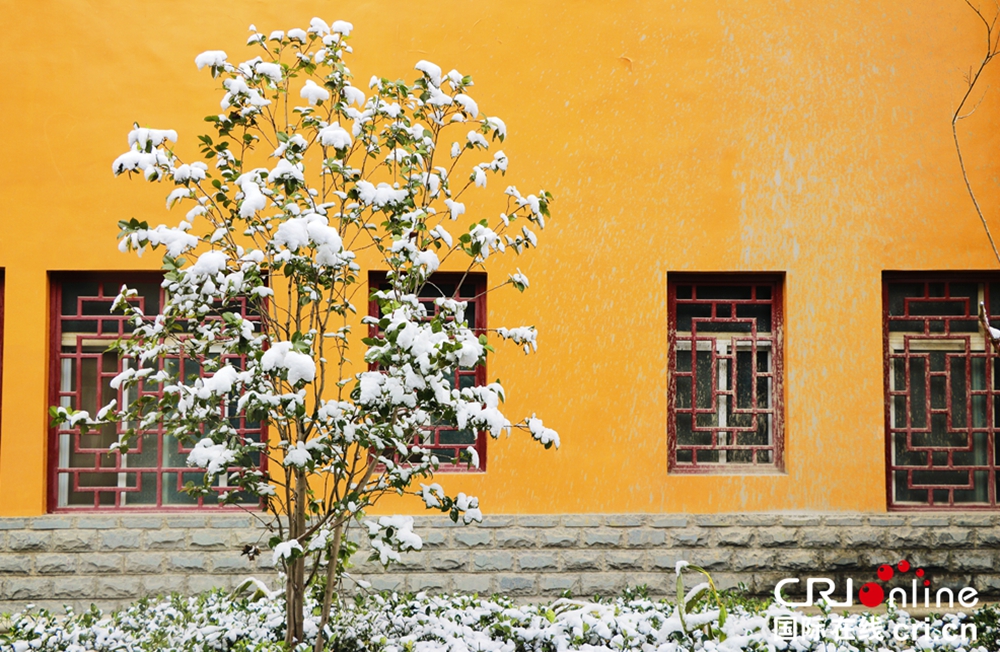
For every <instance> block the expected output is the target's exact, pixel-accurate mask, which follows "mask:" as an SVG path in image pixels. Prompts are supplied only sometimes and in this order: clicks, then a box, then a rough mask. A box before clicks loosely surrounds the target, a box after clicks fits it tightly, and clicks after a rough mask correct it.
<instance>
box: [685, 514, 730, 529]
mask: <svg viewBox="0 0 1000 652" xmlns="http://www.w3.org/2000/svg"><path fill="white" fill-rule="evenodd" d="M694 523H695V525H698V526H701V527H730V526H731V525H733V523H734V517H733V515H732V514H699V515H697V516H695V517H694Z"/></svg>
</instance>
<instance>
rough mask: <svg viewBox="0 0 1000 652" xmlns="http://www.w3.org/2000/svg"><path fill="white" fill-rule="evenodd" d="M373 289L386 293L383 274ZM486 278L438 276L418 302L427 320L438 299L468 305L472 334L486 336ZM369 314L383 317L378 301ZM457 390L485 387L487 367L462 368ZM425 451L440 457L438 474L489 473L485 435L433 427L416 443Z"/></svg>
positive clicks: (456, 377) (372, 281)
mask: <svg viewBox="0 0 1000 652" xmlns="http://www.w3.org/2000/svg"><path fill="white" fill-rule="evenodd" d="M369 283H370V287H373V288H374V287H379V288H382V289H387V287H388V286H387V285H386V284H385V273H384V272H372V273H371V275H370V277H369ZM486 290H487V288H486V276H485V275H484V274H471V273H470V274H452V273H437V274H434V275H433V276H431V278H430V280H429V281H428V282H427V284H426V285H425V286H424V288H423V290H421V292H420V295H419V299H420V303H421V304H423V306H424V308H425V309H426V311H427V315H428V319H430V318H432V317H433V316H435V315H437V314H438V312H439V309H438V306H437V305H436V304H435V303H434V301H435V299H438V298H441V297H446V298H454V299H459V300H461V301H465V302H467V306H466V308H465V320H466V323H467V324H468V325H469V327H470V328H472V329H473V332H474V333H475V334H476V335H477V336H478V335H485V334H486ZM368 314H369V315H372V316H373V317H378V316H380V312H379V306H378V302H377V301H371V302H370V304H369V309H368ZM371 330H372V336H373V337H374V336H375V335H377V334H378V331H377V327H374V326H373V327H372V328H371ZM450 380H451V382H452V383H453V385H454V387H455V388H456V389H463V388H466V387H475V386H478V385H485V384H486V367H485V366H479V367H476V368H475V369H464V368H459V369H458V370H456V372H455V373H454V374H453V375H452V377H451V379H450ZM416 443H419V445H420V446H421V447H422V448H427V449H430V450H431V451H432V453H433V454H434V455H436V456H437V458H438V460H439V461H440V463H441V465H440V467H439V469H438V470H439V471H485V470H486V433H485V432H477V431H475V430H472V429H465V430H458V429H456V428H455V427H453V426H450V425H447V424H442V423H438V424H434V425H432V426H431V427H430V428H429V429H427V430H426V431H425V433H424V434H423V435H422V436H421V437H420V441H419V442H416ZM470 446H472V447H473V448H474V449H475V450H476V453H477V454H478V455H479V468H478V469H476V468H470V467H469V465H468V459H469V455H468V453H466V452H465V451H466V449H467V448H469V447H470Z"/></svg>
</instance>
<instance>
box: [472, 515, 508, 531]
mask: <svg viewBox="0 0 1000 652" xmlns="http://www.w3.org/2000/svg"><path fill="white" fill-rule="evenodd" d="M512 525H514V517H513V516H498V515H490V516H486V517H484V518H483V522H482V523H480V524H479V526H478V527H483V528H492V529H496V528H507V527H511V526H512Z"/></svg>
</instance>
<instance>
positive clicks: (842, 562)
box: [823, 550, 862, 570]
mask: <svg viewBox="0 0 1000 652" xmlns="http://www.w3.org/2000/svg"><path fill="white" fill-rule="evenodd" d="M823 565H824V566H825V567H826V568H829V569H831V570H856V569H860V568H862V564H861V560H860V558H859V557H858V555H857V553H853V552H848V551H846V550H831V551H828V552H824V553H823Z"/></svg>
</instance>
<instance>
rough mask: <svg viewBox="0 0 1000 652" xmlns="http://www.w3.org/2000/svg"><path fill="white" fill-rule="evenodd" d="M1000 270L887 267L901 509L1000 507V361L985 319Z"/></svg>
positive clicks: (895, 487) (995, 302)
mask: <svg viewBox="0 0 1000 652" xmlns="http://www.w3.org/2000/svg"><path fill="white" fill-rule="evenodd" d="M980 303H982V304H983V305H984V307H985V309H986V312H987V314H988V315H990V317H991V320H992V321H993V322H994V323H995V322H998V321H1000V277H997V276H995V275H994V276H992V277H986V278H984V275H977V276H968V275H965V276H963V275H954V274H953V275H937V276H936V277H928V276H926V275H910V276H902V275H887V276H886V278H885V281H884V283H883V306H884V315H885V326H884V337H885V392H886V402H885V420H886V459H887V473H888V477H887V493H888V505H889V507H890V508H892V509H975V508H991V507H992V508H995V507H996V506H997V490H996V468H997V460H998V455H1000V451H998V449H997V436H996V433H997V428H998V424H1000V366H998V365H997V364H996V360H997V356H996V354H995V352H994V351H993V350H992V346H988V345H987V343H986V338H985V336H984V333H983V329H982V327H981V325H980V321H979V319H978V315H979V305H980Z"/></svg>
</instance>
